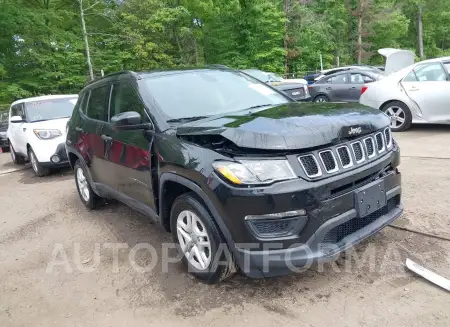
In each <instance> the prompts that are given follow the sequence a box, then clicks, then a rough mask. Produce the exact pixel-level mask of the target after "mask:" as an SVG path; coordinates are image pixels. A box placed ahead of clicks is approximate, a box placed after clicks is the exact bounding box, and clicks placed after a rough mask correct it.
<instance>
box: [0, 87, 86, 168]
mask: <svg viewBox="0 0 450 327" xmlns="http://www.w3.org/2000/svg"><path fill="white" fill-rule="evenodd" d="M77 99H78V95H76V94H75V95H50V96H42V97H36V98H29V99H22V100H19V101H16V102H14V103H13V104H12V105H11V108H10V110H9V127H8V132H7V136H8V139H9V142H10V149H11V158H12V160H13V161H14V163H15V164H22V163H24V162H25V160H29V161H31V166H32V167H33V170H34V172H35V173H36V175H37V176H45V175H47V174H48V173H49V171H50V169H51V168H54V167H55V168H56V167H61V166H65V165H69V163H68V160H67V154H66V150H65V142H66V125H67V122H68V120H69V119H70V116H71V115H72V111H73V107H74V106H75V104H76V102H77Z"/></svg>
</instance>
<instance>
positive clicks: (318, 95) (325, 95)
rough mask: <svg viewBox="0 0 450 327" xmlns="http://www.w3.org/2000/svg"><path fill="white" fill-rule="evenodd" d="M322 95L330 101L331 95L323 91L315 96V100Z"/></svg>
mask: <svg viewBox="0 0 450 327" xmlns="http://www.w3.org/2000/svg"><path fill="white" fill-rule="evenodd" d="M320 96H322V97H325V98H327V99H328V101H330V97H329V96H328V95H327V94H326V93H323V92H320V93H317V94H316V95H315V96H314V99H313V101H316V99H317V98H318V97H320Z"/></svg>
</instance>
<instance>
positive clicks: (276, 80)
mask: <svg viewBox="0 0 450 327" xmlns="http://www.w3.org/2000/svg"><path fill="white" fill-rule="evenodd" d="M242 72H244V73H245V74H248V75H250V76H252V77H254V78H256V79H258V80H260V81H261V82H263V83H266V84H269V85H270V86H272V87H274V88H276V89H277V90H280V91H282V92H284V93H286V94H287V95H288V96H290V97H291V98H293V99H294V100H295V101H309V100H310V98H311V97H310V95H309V92H308V87H307V84H308V83H307V82H306V81H305V80H303V79H300V80H295V81H293V80H288V79H283V78H281V77H280V76H277V75H276V74H273V73H267V72H263V71H262V70H258V69H244V70H243V71H242Z"/></svg>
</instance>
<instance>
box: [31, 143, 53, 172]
mask: <svg viewBox="0 0 450 327" xmlns="http://www.w3.org/2000/svg"><path fill="white" fill-rule="evenodd" d="M28 158H29V159H30V162H31V167H32V168H33V170H34V173H35V174H36V176H37V177H44V176H47V175H48V174H49V173H50V169H49V168H46V167H42V164H41V163H40V162H39V160H38V159H37V157H36V155H35V154H34V152H33V149H32V148H30V149H29V150H28Z"/></svg>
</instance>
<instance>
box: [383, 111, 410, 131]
mask: <svg viewBox="0 0 450 327" xmlns="http://www.w3.org/2000/svg"><path fill="white" fill-rule="evenodd" d="M385 113H386V115H388V116H389V118H390V119H391V128H394V129H398V128H400V127H401V126H402V125H403V124H404V123H405V121H406V114H405V111H404V110H403V109H402V108H400V107H397V106H392V107H389V108H388V109H386V111H385Z"/></svg>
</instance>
